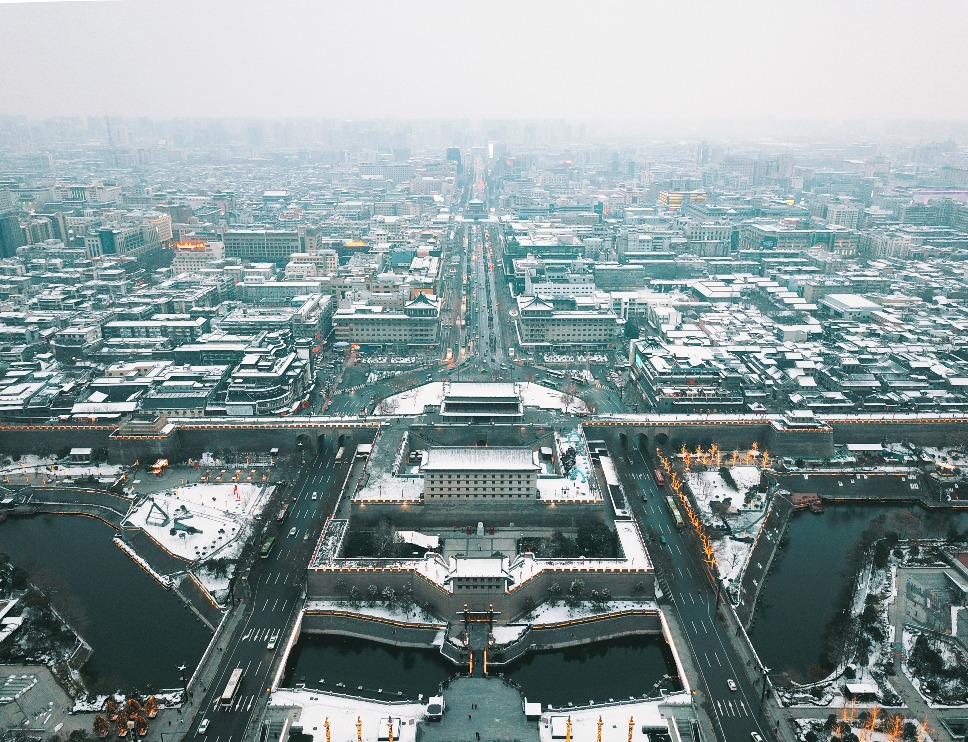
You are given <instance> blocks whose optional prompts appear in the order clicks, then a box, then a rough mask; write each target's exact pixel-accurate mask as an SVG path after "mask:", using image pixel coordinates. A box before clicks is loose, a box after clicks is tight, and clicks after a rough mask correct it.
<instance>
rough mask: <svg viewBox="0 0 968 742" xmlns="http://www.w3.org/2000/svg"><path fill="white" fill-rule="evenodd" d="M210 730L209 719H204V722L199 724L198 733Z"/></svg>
mask: <svg viewBox="0 0 968 742" xmlns="http://www.w3.org/2000/svg"><path fill="white" fill-rule="evenodd" d="M207 731H208V719H202V723H201V724H199V725H198V733H199V734H205V732H207Z"/></svg>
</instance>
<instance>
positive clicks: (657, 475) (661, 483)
mask: <svg viewBox="0 0 968 742" xmlns="http://www.w3.org/2000/svg"><path fill="white" fill-rule="evenodd" d="M652 474H653V475H654V476H655V483H656V484H657V485H658V486H659V487H665V477H664V476H662V470H661V469H656V470H655V471H654V472H652Z"/></svg>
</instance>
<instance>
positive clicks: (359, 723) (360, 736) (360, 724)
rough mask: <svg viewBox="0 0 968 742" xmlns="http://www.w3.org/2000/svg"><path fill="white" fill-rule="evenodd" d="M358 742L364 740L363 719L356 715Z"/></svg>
mask: <svg viewBox="0 0 968 742" xmlns="http://www.w3.org/2000/svg"><path fill="white" fill-rule="evenodd" d="M356 742H363V719H361V718H360V717H359V716H357V717H356Z"/></svg>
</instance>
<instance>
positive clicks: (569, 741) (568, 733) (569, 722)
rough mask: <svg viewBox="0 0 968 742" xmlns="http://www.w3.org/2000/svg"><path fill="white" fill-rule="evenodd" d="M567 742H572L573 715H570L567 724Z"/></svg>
mask: <svg viewBox="0 0 968 742" xmlns="http://www.w3.org/2000/svg"><path fill="white" fill-rule="evenodd" d="M565 742H571V714H568V723H567V724H565Z"/></svg>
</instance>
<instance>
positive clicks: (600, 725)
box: [598, 714, 605, 742]
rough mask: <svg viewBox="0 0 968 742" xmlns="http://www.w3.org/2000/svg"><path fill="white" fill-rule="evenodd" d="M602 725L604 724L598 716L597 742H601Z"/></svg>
mask: <svg viewBox="0 0 968 742" xmlns="http://www.w3.org/2000/svg"><path fill="white" fill-rule="evenodd" d="M604 724H605V722H604V721H602V715H601V714H599V715H598V742H602V726H603V725H604Z"/></svg>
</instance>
